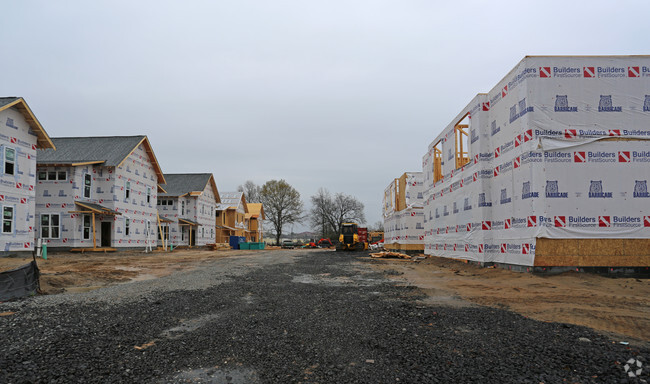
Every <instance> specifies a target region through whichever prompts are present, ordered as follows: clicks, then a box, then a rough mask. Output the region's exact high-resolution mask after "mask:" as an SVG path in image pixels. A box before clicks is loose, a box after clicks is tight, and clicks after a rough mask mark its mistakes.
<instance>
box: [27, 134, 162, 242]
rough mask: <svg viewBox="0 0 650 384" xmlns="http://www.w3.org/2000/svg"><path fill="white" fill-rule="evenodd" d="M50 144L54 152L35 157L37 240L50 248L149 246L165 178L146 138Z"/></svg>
mask: <svg viewBox="0 0 650 384" xmlns="http://www.w3.org/2000/svg"><path fill="white" fill-rule="evenodd" d="M52 141H53V142H54V143H55V145H56V146H57V149H58V150H57V151H54V150H50V149H46V150H43V151H39V153H38V161H37V170H36V173H37V175H36V176H37V183H36V215H37V217H39V219H38V224H37V226H36V233H37V236H39V237H41V238H43V239H44V241H46V242H47V244H48V245H49V246H50V247H64V248H100V247H101V248H106V247H110V248H144V247H146V246H152V247H155V246H156V238H157V234H158V225H157V222H158V219H157V209H156V203H157V197H158V192H157V190H158V184H159V183H164V182H165V179H164V177H163V173H162V171H161V169H160V166H159V164H158V161H157V159H156V156H155V155H154V152H153V149H152V148H151V145H150V143H149V140H148V139H147V137H146V136H107V137H62V138H53V139H52ZM57 223H58V225H57Z"/></svg>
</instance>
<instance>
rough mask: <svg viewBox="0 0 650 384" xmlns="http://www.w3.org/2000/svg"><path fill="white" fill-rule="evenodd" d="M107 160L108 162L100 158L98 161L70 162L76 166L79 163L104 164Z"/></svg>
mask: <svg viewBox="0 0 650 384" xmlns="http://www.w3.org/2000/svg"><path fill="white" fill-rule="evenodd" d="M105 162H106V161H104V160H98V161H84V162H82V163H72V164H70V165H71V166H73V167H76V166H77V165H93V164H103V163H105Z"/></svg>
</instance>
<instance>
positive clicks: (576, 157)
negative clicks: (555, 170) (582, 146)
mask: <svg viewBox="0 0 650 384" xmlns="http://www.w3.org/2000/svg"><path fill="white" fill-rule="evenodd" d="M617 159H618V153H616V152H604V151H596V152H592V151H575V152H573V162H574V163H615V162H617Z"/></svg>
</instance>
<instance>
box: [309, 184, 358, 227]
mask: <svg viewBox="0 0 650 384" xmlns="http://www.w3.org/2000/svg"><path fill="white" fill-rule="evenodd" d="M311 203H312V208H311V210H310V213H311V217H310V221H311V225H312V227H313V228H316V229H318V230H320V231H321V233H323V234H329V235H332V234H334V235H336V234H338V233H340V232H341V225H342V224H343V223H346V222H356V223H365V221H366V217H365V215H364V213H363V209H364V206H363V203H362V202H360V201H359V200H357V198H356V197H354V196H350V195H346V194H344V193H337V194H336V195H334V196H333V197H332V195H330V193H329V191H328V190H327V189H325V188H320V189H319V190H318V192H317V193H316V195H314V196H312V197H311Z"/></svg>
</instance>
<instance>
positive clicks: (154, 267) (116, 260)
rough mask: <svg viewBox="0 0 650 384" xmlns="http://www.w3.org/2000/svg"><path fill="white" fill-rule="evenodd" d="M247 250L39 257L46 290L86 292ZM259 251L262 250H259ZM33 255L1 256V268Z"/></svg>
mask: <svg viewBox="0 0 650 384" xmlns="http://www.w3.org/2000/svg"><path fill="white" fill-rule="evenodd" d="M241 252H243V251H233V250H219V251H208V250H201V249H194V250H177V251H174V252H153V253H144V252H113V253H83V254H80V253H51V254H50V255H49V256H48V258H47V260H43V259H40V258H37V260H36V261H37V263H38V268H39V269H40V271H41V280H40V284H41V291H42V293H44V294H48V295H50V294H56V293H61V292H83V291H89V290H92V289H97V288H101V287H105V286H107V285H111V284H117V283H124V282H129V281H137V280H148V279H155V278H158V277H162V276H166V275H169V274H171V273H173V272H176V271H180V270H186V269H192V268H196V267H198V266H199V265H201V264H202V263H206V262H211V261H213V260H216V259H219V258H223V257H228V256H233V255H236V254H241ZM258 252H259V251H258ZM31 260H32V259H31V258H19V257H4V258H2V257H0V271H6V270H10V269H13V268H16V267H19V266H21V265H24V264H27V263H29V262H30V261H31Z"/></svg>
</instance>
